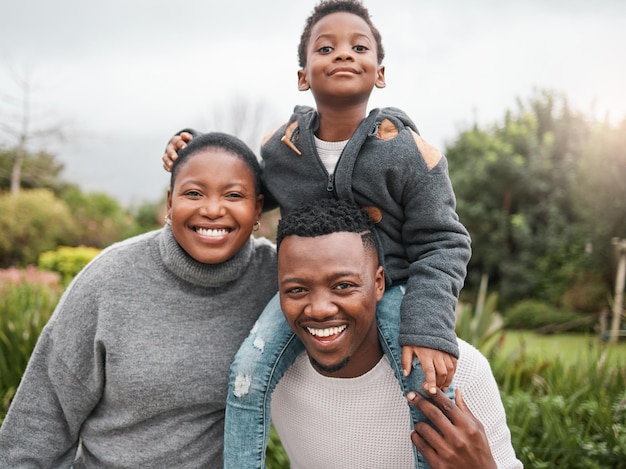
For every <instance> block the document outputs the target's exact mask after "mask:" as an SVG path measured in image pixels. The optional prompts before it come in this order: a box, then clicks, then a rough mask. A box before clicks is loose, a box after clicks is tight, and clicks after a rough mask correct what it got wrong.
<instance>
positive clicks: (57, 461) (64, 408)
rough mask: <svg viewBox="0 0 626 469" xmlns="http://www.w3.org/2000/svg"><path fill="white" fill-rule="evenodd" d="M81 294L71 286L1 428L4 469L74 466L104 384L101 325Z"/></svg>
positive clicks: (0, 454) (0, 458)
mask: <svg viewBox="0 0 626 469" xmlns="http://www.w3.org/2000/svg"><path fill="white" fill-rule="evenodd" d="M77 290H80V289H78V288H72V286H70V287H68V290H66V292H65V294H64V296H63V298H62V299H61V301H60V302H59V305H58V306H57V309H56V310H55V312H54V314H53V316H52V319H51V320H50V321H49V323H48V324H47V325H46V327H45V328H44V330H43V332H42V334H41V336H40V337H39V340H38V341H37V345H36V346H35V350H34V351H33V354H32V356H31V358H30V361H29V363H28V366H27V368H26V371H25V373H24V376H23V378H22V381H21V383H20V386H19V388H18V390H17V393H16V395H15V397H14V399H13V402H12V403H11V406H10V408H9V411H8V413H7V416H6V419H5V420H4V422H3V424H2V427H1V428H0V467H61V468H62V467H71V465H72V463H73V461H74V458H75V455H76V451H77V448H78V440H79V432H80V428H81V425H82V424H83V422H84V421H85V419H86V418H87V416H88V415H89V413H90V412H91V411H92V409H93V408H94V406H95V405H96V404H97V402H98V400H99V395H100V394H99V393H100V389H101V387H102V383H103V377H102V376H101V373H100V371H99V370H100V369H101V367H100V366H99V365H98V362H100V359H98V358H96V356H95V355H96V347H94V343H93V337H94V330H95V327H96V323H95V321H92V320H91V318H92V317H93V315H92V314H86V313H88V311H86V308H89V301H88V300H85V298H84V297H81V294H80V293H79V292H78V291H77ZM67 357H71V360H70V361H68V360H67V359H66V358H67Z"/></svg>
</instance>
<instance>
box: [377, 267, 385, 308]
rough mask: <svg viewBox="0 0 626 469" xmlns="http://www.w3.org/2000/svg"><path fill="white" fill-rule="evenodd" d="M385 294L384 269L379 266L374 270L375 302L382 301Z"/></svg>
mask: <svg viewBox="0 0 626 469" xmlns="http://www.w3.org/2000/svg"><path fill="white" fill-rule="evenodd" d="M384 294H385V269H384V268H383V266H382V265H379V266H378V268H377V269H376V301H380V300H382V299H383V295H384Z"/></svg>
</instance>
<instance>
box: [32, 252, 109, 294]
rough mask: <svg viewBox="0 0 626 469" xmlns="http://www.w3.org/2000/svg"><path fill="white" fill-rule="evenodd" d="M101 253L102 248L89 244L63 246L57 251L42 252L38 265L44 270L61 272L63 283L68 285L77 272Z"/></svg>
mask: <svg viewBox="0 0 626 469" xmlns="http://www.w3.org/2000/svg"><path fill="white" fill-rule="evenodd" d="M99 253H100V249H97V248H91V247H87V246H78V247H75V248H73V247H68V246H61V247H59V248H58V249H57V250H56V251H46V252H44V253H42V254H41V255H40V256H39V262H38V264H37V266H38V267H39V268H40V269H42V270H49V271H51V272H58V273H59V274H61V278H62V282H63V285H65V286H67V285H68V284H69V283H70V282H71V281H72V279H73V278H74V277H75V276H76V274H78V272H80V271H81V269H82V268H83V267H85V266H86V265H87V264H88V263H89V262H90V261H91V260H92V259H93V258H94V257H96V256H97V255H98V254H99Z"/></svg>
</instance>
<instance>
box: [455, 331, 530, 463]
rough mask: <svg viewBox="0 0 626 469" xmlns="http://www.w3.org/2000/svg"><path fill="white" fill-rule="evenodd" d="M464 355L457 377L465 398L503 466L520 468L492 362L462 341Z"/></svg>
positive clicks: (495, 456) (497, 459)
mask: <svg viewBox="0 0 626 469" xmlns="http://www.w3.org/2000/svg"><path fill="white" fill-rule="evenodd" d="M459 348H460V351H461V357H460V359H459V363H458V367H457V372H456V375H455V377H454V379H455V384H456V386H458V387H459V388H460V389H461V392H462V393H463V400H464V401H465V403H466V404H467V407H468V408H469V410H470V411H471V412H472V414H474V417H476V418H477V419H478V420H480V422H481V423H482V424H483V427H484V428H485V433H486V435H487V440H488V441H489V447H490V449H491V454H492V455H493V457H494V459H495V461H496V463H497V465H498V468H499V469H520V468H522V467H523V465H522V463H521V462H520V461H519V460H518V459H517V457H516V456H515V450H514V449H513V445H512V444H511V432H510V431H509V427H508V426H507V423H506V414H505V411H504V405H503V404H502V399H501V397H500V391H499V389H498V385H497V383H496V380H495V378H494V376H493V372H492V371H491V367H490V366H489V362H488V361H487V359H486V358H485V357H484V355H482V354H481V353H480V352H479V351H478V350H477V349H476V348H474V347H473V346H471V345H470V344H468V343H467V342H463V341H459Z"/></svg>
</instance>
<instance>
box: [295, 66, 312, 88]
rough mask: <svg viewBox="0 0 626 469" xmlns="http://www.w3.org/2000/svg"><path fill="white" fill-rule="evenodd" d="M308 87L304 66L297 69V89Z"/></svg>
mask: <svg viewBox="0 0 626 469" xmlns="http://www.w3.org/2000/svg"><path fill="white" fill-rule="evenodd" d="M310 88H311V87H310V86H309V81H308V80H307V78H306V70H305V69H304V68H303V69H300V70H298V90H299V91H308V90H309V89H310Z"/></svg>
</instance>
